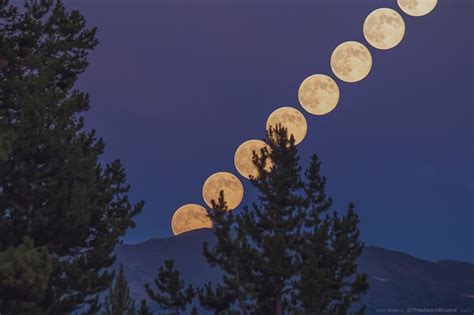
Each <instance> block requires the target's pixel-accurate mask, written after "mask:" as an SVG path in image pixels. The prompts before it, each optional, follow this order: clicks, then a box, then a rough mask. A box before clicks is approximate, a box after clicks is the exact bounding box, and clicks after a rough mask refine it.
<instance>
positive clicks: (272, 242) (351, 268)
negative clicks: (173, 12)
mask: <svg viewBox="0 0 474 315" xmlns="http://www.w3.org/2000/svg"><path fill="white" fill-rule="evenodd" d="M267 142H268V144H269V145H270V148H271V150H266V149H263V150H262V151H261V152H259V153H260V154H258V155H257V154H256V153H257V152H254V157H253V161H254V164H255V165H256V166H257V168H258V170H259V177H258V178H253V179H252V180H251V181H252V184H253V186H254V187H256V188H257V190H258V192H259V198H258V202H256V203H254V204H253V205H252V208H251V209H248V208H245V209H244V212H243V213H242V214H239V215H231V214H226V213H224V211H223V209H224V206H225V201H224V200H219V201H218V202H217V203H215V204H214V206H213V210H211V211H209V214H210V216H211V217H212V218H213V220H214V230H215V234H216V237H217V243H216V245H215V246H214V247H213V248H212V249H209V248H207V247H206V246H205V247H204V255H205V256H206V258H207V259H208V261H209V263H210V264H211V265H213V266H219V267H221V268H222V269H223V270H224V282H223V284H221V286H218V287H217V288H216V289H214V290H212V288H209V287H208V288H205V289H201V291H200V293H201V294H202V295H203V298H201V302H205V303H206V302H208V301H212V306H213V308H212V309H214V310H216V311H217V310H218V309H217V306H219V307H221V306H222V308H223V306H224V305H231V304H232V303H234V302H237V303H239V304H242V303H240V302H239V301H238V300H237V297H238V296H239V297H241V298H243V299H245V300H244V304H246V305H250V307H251V308H252V312H255V313H257V314H276V315H281V314H283V313H286V312H288V311H289V310H292V311H294V312H302V313H304V314H326V313H327V314H333V313H334V312H335V313H337V314H340V313H345V312H346V311H347V310H348V308H349V307H350V305H351V304H352V303H353V302H355V301H357V300H358V299H359V296H360V295H361V294H363V293H364V292H365V291H366V289H367V282H366V277H365V275H359V274H357V270H356V267H357V264H356V259H357V257H358V256H359V255H360V254H361V252H362V244H361V243H360V242H359V241H358V230H357V223H358V219H357V215H356V214H355V212H354V209H353V206H352V205H350V206H349V210H348V212H347V214H346V215H344V216H342V217H341V216H339V215H338V214H337V213H335V212H332V213H331V214H327V212H328V211H329V210H330V208H331V205H332V201H331V199H329V198H327V197H326V193H325V183H326V179H325V178H324V177H321V176H320V175H319V171H320V163H319V161H318V159H317V157H316V156H313V158H312V161H311V164H310V167H309V169H308V170H307V171H306V172H305V173H304V174H303V176H302V175H301V173H302V170H301V167H300V165H299V158H298V155H297V149H296V146H295V141H294V138H293V137H292V136H291V137H288V135H287V131H286V129H284V128H281V127H280V126H277V127H276V128H270V130H269V131H268V133H267ZM268 163H271V165H272V169H271V171H270V172H267V171H265V169H266V165H268ZM221 199H223V195H221ZM325 213H326V214H325ZM222 218H224V219H222ZM229 279H230V281H229ZM237 280H238V281H237ZM236 292H238V294H237V293H236ZM209 304H210V303H208V306H209Z"/></svg>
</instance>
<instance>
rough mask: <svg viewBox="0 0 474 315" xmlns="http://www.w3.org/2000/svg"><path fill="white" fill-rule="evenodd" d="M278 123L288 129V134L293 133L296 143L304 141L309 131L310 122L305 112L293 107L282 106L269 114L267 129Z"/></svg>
mask: <svg viewBox="0 0 474 315" xmlns="http://www.w3.org/2000/svg"><path fill="white" fill-rule="evenodd" d="M278 124H281V126H282V127H284V128H286V129H288V135H293V137H294V138H295V144H298V143H300V142H301V141H303V139H304V137H305V136H306V132H307V131H308V123H307V122H306V118H304V116H303V114H302V113H301V112H300V111H299V110H297V109H296V108H293V107H280V108H278V109H277V110H275V111H274V112H273V113H271V114H270V116H268V120H267V130H269V129H270V126H272V127H273V128H274V127H276V126H277V125H278Z"/></svg>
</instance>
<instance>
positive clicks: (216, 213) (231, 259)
mask: <svg viewBox="0 0 474 315" xmlns="http://www.w3.org/2000/svg"><path fill="white" fill-rule="evenodd" d="M208 215H209V217H210V218H211V219H212V221H213V230H214V234H215V235H216V239H217V242H216V244H215V245H214V246H213V247H212V248H209V244H207V243H204V248H203V255H204V257H206V259H207V262H208V263H209V264H210V265H211V266H212V267H216V266H217V267H220V268H221V269H222V270H223V271H224V276H223V284H222V285H220V284H218V285H217V286H216V287H213V286H212V284H211V283H207V284H206V285H204V287H203V288H199V289H198V292H199V300H200V303H201V305H202V306H203V307H204V308H206V309H208V310H212V311H214V314H216V315H217V314H223V313H224V312H225V311H227V310H229V309H230V307H231V305H232V303H234V302H237V303H238V305H239V308H240V309H241V311H242V313H243V315H246V314H248V305H247V302H248V295H249V292H251V291H252V287H253V286H252V285H251V284H250V285H249V283H251V279H247V278H245V277H246V276H248V275H249V273H250V267H251V266H250V264H249V262H250V261H251V257H249V254H251V253H252V252H251V251H250V250H249V246H248V244H247V238H246V237H245V235H243V234H242V233H241V232H242V230H241V229H239V230H238V231H235V230H233V229H234V227H235V223H236V217H235V216H234V214H233V212H232V211H228V208H227V203H226V202H225V198H224V192H223V191H221V192H220V195H219V199H218V200H217V202H216V201H215V200H212V207H211V209H210V210H209V211H208ZM234 232H235V233H234Z"/></svg>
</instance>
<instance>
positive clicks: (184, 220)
mask: <svg viewBox="0 0 474 315" xmlns="http://www.w3.org/2000/svg"><path fill="white" fill-rule="evenodd" d="M203 228H209V229H210V228H212V221H211V219H210V218H209V217H208V216H207V211H206V209H204V208H203V207H201V206H200V205H196V204H187V205H184V206H182V207H180V208H179V209H178V210H176V212H175V213H174V214H173V218H172V219H171V229H172V230H173V233H174V235H179V234H182V233H185V232H189V231H192V230H198V229H203Z"/></svg>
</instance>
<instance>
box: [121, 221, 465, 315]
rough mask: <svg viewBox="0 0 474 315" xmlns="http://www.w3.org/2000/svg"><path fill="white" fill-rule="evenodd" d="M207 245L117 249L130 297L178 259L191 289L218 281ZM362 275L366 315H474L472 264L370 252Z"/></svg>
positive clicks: (187, 238) (204, 235) (194, 240)
mask: <svg viewBox="0 0 474 315" xmlns="http://www.w3.org/2000/svg"><path fill="white" fill-rule="evenodd" d="M203 242H209V243H211V244H212V243H213V242H214V235H213V234H212V231H210V230H207V229H204V230H198V231H193V232H189V233H185V234H183V235H180V236H177V237H171V238H160V239H158V238H156V239H151V240H148V241H146V242H143V243H140V244H136V245H127V244H123V245H119V246H118V247H117V250H116V252H117V263H122V264H123V265H124V267H125V271H126V274H127V278H128V280H129V284H130V290H131V293H132V295H133V296H134V297H135V298H136V299H137V300H139V299H142V298H145V297H146V292H145V290H144V288H143V285H144V284H145V283H147V282H150V281H152V279H153V278H154V276H155V275H156V273H157V271H158V267H159V266H160V265H161V264H162V262H163V260H165V259H174V260H175V264H176V266H177V268H178V269H179V270H180V271H181V274H182V275H183V277H184V278H185V280H186V281H188V282H189V283H192V284H194V285H201V284H203V283H204V282H207V281H214V282H217V281H219V280H220V278H221V273H220V271H219V270H217V269H213V268H211V267H209V266H208V265H207V263H206V261H205V259H204V257H202V255H201V251H202V244H203ZM359 270H360V271H361V272H365V273H367V274H368V275H369V279H370V290H369V292H368V294H367V295H366V296H365V298H364V301H363V302H364V303H365V304H366V306H367V312H366V313H367V314H380V312H376V310H377V309H404V310H406V308H408V307H417V308H436V307H442V308H458V309H462V308H467V309H471V312H470V313H471V314H472V313H473V312H474V265H473V264H469V263H464V262H455V261H439V262H436V263H435V262H429V261H426V260H421V259H418V258H415V257H413V256H410V255H407V254H404V253H400V252H395V251H390V250H387V249H384V248H380V247H374V246H369V247H366V248H365V250H364V253H363V255H362V257H361V258H360V260H359ZM458 312H459V310H458ZM424 314H430V313H424ZM468 314H469V313H468Z"/></svg>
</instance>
